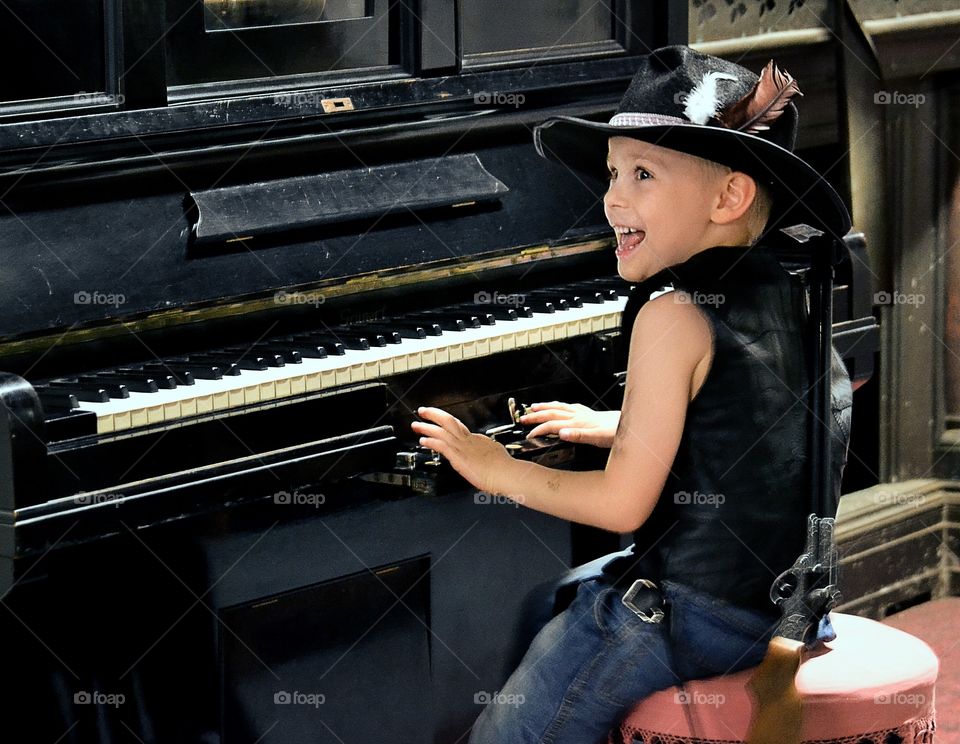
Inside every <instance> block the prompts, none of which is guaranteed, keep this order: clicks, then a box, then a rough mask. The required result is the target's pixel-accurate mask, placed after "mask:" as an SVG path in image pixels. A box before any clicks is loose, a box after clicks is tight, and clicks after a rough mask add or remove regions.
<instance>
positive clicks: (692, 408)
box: [623, 246, 850, 617]
mask: <svg viewBox="0 0 960 744" xmlns="http://www.w3.org/2000/svg"><path fill="white" fill-rule="evenodd" d="M664 282H666V283H669V284H672V285H673V287H674V288H675V289H684V290H686V291H687V293H689V295H690V296H691V299H692V301H693V302H695V303H697V304H698V305H699V306H700V307H701V308H703V310H704V311H705V313H706V316H707V318H708V319H709V321H710V324H711V327H712V331H713V360H712V363H711V366H710V368H709V370H708V372H707V376H706V379H705V380H704V383H703V385H702V387H701V389H700V390H699V392H698V393H697V395H696V397H695V398H694V399H693V401H691V402H690V404H689V406H688V408H687V414H686V420H685V423H684V428H683V434H682V436H681V439H680V445H679V449H678V450H677V454H676V457H675V459H674V462H673V465H672V467H671V471H670V474H669V475H668V477H667V481H666V484H665V485H664V488H663V491H662V492H661V494H660V498H659V500H658V502H657V504H656V506H655V508H654V510H653V512H652V514H651V515H650V517H649V518H648V519H647V521H646V522H645V523H644V524H643V525H642V526H641V527H640V528H639V529H638V530H637V531H636V532H635V533H634V540H635V547H634V553H635V556H640V557H641V558H640V560H639V561H637V565H636V567H635V569H634V570H633V571H631V574H632V575H635V576H641V575H643V576H647V577H649V578H653V579H654V580H656V579H658V578H659V579H668V580H673V581H675V582H678V583H683V584H686V585H688V586H692V587H694V588H696V589H699V590H702V591H705V592H708V593H710V594H712V595H714V596H716V597H719V598H722V599H725V600H727V601H728V602H731V603H733V604H737V605H740V606H744V607H749V608H752V609H759V610H762V611H767V612H769V613H770V615H771V617H775V616H776V615H777V614H778V611H777V610H776V609H775V608H774V606H773V604H772V603H771V601H770V599H769V589H770V584H771V583H772V582H773V580H774V578H775V577H776V576H777V575H778V574H780V573H781V572H782V571H784V570H785V569H787V568H789V567H790V566H791V565H792V564H793V562H794V561H795V560H796V558H797V557H798V556H799V555H800V553H801V552H802V550H803V548H804V535H805V525H806V517H807V514H808V513H809V512H810V511H811V499H810V489H809V463H808V456H807V450H808V436H807V431H808V426H809V422H810V418H809V414H808V409H807V407H806V405H805V403H806V402H807V401H806V392H805V391H806V389H807V379H808V374H807V360H806V354H807V349H808V348H809V344H808V342H807V336H808V333H809V330H808V328H809V324H808V320H807V310H806V294H805V291H804V288H803V286H802V284H801V282H800V279H799V278H798V277H795V276H791V275H790V274H788V273H787V272H786V271H785V270H784V269H783V268H782V266H781V265H780V262H779V261H778V260H777V258H776V256H775V255H774V253H773V251H772V250H771V249H769V248H766V247H763V246H756V247H754V248H747V247H742V246H733V247H731V246H718V247H714V248H710V249H708V250H706V251H702V252H701V253H698V254H696V255H694V256H693V257H692V258H690V259H689V260H688V261H686V262H685V263H683V264H680V265H678V266H674V267H671V268H670V269H668V270H666V271H664V272H661V273H660V274H658V275H657V276H656V277H653V278H651V280H648V281H646V282H643V283H641V284H640V285H639V286H638V287H637V292H638V293H640V296H639V298H638V299H633V298H631V299H632V302H631V305H632V307H628V308H627V310H626V311H625V312H624V329H623V330H624V335H625V336H626V337H627V341H628V342H629V330H630V329H631V328H632V322H633V318H634V317H635V315H636V311H637V310H639V307H640V306H641V305H642V304H643V302H645V301H646V298H648V297H649V292H650V289H651V288H654V289H655V288H656V287H657V286H660V285H663V284H664ZM628 345H629V344H628ZM833 362H834V364H833V375H834V382H833V391H834V407H835V409H837V406H838V405H841V406H842V405H843V404H845V405H846V407H847V408H849V394H850V382H849V377H848V376H847V374H846V369H845V368H844V366H843V363H842V361H840V359H839V357H838V356H837V355H836V352H834V360H833ZM838 396H839V397H840V398H842V400H839V401H838ZM838 410H839V409H838ZM839 420H840V418H839V417H838V416H837V415H836V412H835V421H834V422H833V423H834V431H835V432H836V431H837V426H836V424H837V422H838V421H839ZM842 434H843V435H844V438H843V440H842V442H839V441H835V443H834V445H835V446H834V448H833V451H834V455H833V456H834V460H835V462H834V463H833V464H834V475H835V488H834V496H835V499H836V498H839V476H840V473H841V472H842V468H843V462H844V461H845V456H846V444H847V438H846V437H847V436H848V431H844V432H842ZM839 444H842V449H841V448H840V447H839V446H838V445H839ZM838 456H839V459H840V462H839V463H838V462H836V460H837V459H838ZM838 465H839V467H838ZM827 516H833V515H832V514H831V515H827Z"/></svg>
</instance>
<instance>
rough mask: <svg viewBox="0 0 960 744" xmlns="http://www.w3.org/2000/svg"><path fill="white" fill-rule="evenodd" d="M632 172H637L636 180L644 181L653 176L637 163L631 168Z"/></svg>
mask: <svg viewBox="0 0 960 744" xmlns="http://www.w3.org/2000/svg"><path fill="white" fill-rule="evenodd" d="M633 172H634V173H636V174H637V180H638V181H646V180H647V179H648V178H653V176H652V175H651V174H650V171H648V170H646V169H645V168H641V167H640V166H639V165H638V166H637V167H636V168H634V169H633Z"/></svg>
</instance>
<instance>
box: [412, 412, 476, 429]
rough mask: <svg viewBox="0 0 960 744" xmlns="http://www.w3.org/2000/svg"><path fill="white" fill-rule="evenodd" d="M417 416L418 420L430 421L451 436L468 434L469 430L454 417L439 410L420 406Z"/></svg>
mask: <svg viewBox="0 0 960 744" xmlns="http://www.w3.org/2000/svg"><path fill="white" fill-rule="evenodd" d="M417 415H418V416H420V418H424V419H427V420H428V421H432V422H433V423H435V424H436V425H437V426H440V427H441V428H443V429H445V430H446V431H449V432H450V433H451V434H469V433H470V430H469V429H468V428H467V427H466V426H464V424H463V422H462V421H460V419H458V418H457V417H456V416H453V415H452V414H449V413H447V412H446V411H444V410H442V409H440V408H431V407H429V406H421V407H420V408H418V409H417Z"/></svg>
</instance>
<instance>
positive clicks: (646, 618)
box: [620, 579, 664, 623]
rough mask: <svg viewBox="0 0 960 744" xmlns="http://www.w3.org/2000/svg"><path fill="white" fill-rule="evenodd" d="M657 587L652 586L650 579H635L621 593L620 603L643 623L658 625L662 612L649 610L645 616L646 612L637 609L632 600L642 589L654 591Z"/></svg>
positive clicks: (659, 609)
mask: <svg viewBox="0 0 960 744" xmlns="http://www.w3.org/2000/svg"><path fill="white" fill-rule="evenodd" d="M656 588H657V585H656V584H654V583H653V582H652V581H650V579H637V580H636V581H634V582H633V583H632V584H631V585H630V588H629V589H627V591H625V592H624V593H623V596H622V597H620V602H621V603H622V604H623V606H624V607H626V608H627V609H628V610H630V611H631V612H633V614H635V615H636V616H637V617H639V618H640V619H641V620H642V621H643V622H645V623H659V622H660V621H661V620H663V616H664V614H663V610H662V609H661V608H659V607H653V608H650V614H649V615H648V614H647V611H646V610H642V609H640V608H639V607H637V606H636V605H635V604H634V602H633V600H634V599H635V598H636V596H637V595H638V594H639V593H640V592H641V591H642V590H643V589H656Z"/></svg>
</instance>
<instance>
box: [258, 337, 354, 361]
mask: <svg viewBox="0 0 960 744" xmlns="http://www.w3.org/2000/svg"><path fill="white" fill-rule="evenodd" d="M275 342H276V343H277V344H278V345H281V346H283V348H285V349H290V350H291V351H295V352H297V353H298V354H299V355H300V356H301V357H307V358H308V359H326V358H327V350H326V349H325V348H324V347H322V346H320V344H311V343H310V342H309V341H302V340H298V339H294V338H291V337H289V336H285V337H283V338H279V339H275ZM341 353H343V352H342V351H341Z"/></svg>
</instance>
